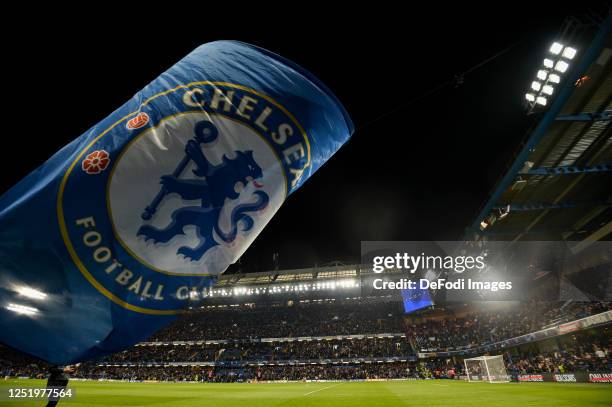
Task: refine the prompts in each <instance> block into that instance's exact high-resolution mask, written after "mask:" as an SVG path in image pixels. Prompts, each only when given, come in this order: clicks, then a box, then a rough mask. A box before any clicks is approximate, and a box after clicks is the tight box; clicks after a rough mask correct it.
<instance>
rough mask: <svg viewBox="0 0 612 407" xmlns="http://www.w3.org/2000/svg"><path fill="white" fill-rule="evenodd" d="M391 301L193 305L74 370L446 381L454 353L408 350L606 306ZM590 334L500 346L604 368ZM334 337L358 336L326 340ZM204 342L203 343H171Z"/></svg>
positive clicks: (541, 364) (87, 373) (25, 367)
mask: <svg viewBox="0 0 612 407" xmlns="http://www.w3.org/2000/svg"><path fill="white" fill-rule="evenodd" d="M400 307H401V304H398V303H384V302H379V303H366V304H360V303H358V302H353V303H340V304H298V305H295V306H287V307H279V308H277V309H270V308H246V309H245V308H244V307H236V308H222V309H203V310H198V311H197V312H193V313H191V314H188V315H187V316H186V317H185V318H183V319H181V320H179V321H178V322H176V323H175V324H173V325H172V326H171V327H170V328H167V329H165V330H163V331H162V332H160V333H159V334H157V335H156V337H155V338H154V339H153V340H152V341H151V342H149V343H146V344H140V345H138V346H135V347H132V348H130V349H128V350H126V351H123V352H119V353H116V354H114V355H110V356H106V357H104V358H102V359H99V360H96V361H90V362H87V363H84V364H83V365H81V366H80V367H79V368H78V369H77V371H76V373H75V376H76V377H83V378H93V379H99V378H103V379H118V380H173V381H184V380H188V381H249V380H321V379H327V380H342V379H377V378H385V379H395V378H445V377H455V376H457V375H461V374H462V373H463V362H462V360H461V359H460V358H452V359H441V358H431V359H417V354H416V353H417V352H418V351H420V350H421V349H427V350H429V351H431V350H432V349H435V350H437V351H440V350H451V349H457V348H465V347H469V346H471V345H482V344H486V343H490V342H497V341H500V340H503V339H508V338H511V337H516V336H519V335H522V334H526V333H529V332H533V331H535V330H539V329H541V328H543V327H545V326H546V325H547V324H551V323H554V324H559V323H562V322H566V321H568V320H573V319H577V318H583V317H585V316H588V315H591V314H595V313H600V312H602V311H605V310H608V309H610V304H609V303H574V304H563V306H562V305H561V304H555V303H548V304H546V303H538V304H535V303H523V304H515V305H514V306H512V307H508V308H506V309H503V307H501V308H500V307H498V308H499V309H494V308H493V307H490V308H482V309H476V308H469V310H467V311H466V310H464V311H465V312H463V313H461V314H460V315H461V316H458V315H459V313H457V314H453V313H452V312H450V311H449V312H445V313H444V314H440V313H438V314H437V316H436V319H432V318H428V317H427V315H428V314H427V313H424V314H421V315H420V316H418V317H416V318H413V319H410V320H409V319H406V317H405V316H404V315H403V314H402V312H401V308H400ZM440 315H441V317H440ZM598 332H600V334H599V335H597V336H593V335H591V334H588V335H587V334H585V333H580V334H574V335H565V336H564V337H562V338H561V339H559V340H558V342H555V341H557V339H550V340H547V342H548V343H549V345H550V346H548V347H543V348H539V347H538V346H535V345H533V344H528V345H524V346H523V345H521V346H520V347H515V348H513V349H510V350H506V351H505V353H504V360H505V363H506V365H507V367H508V372H509V373H512V374H520V373H538V372H561V373H562V372H568V371H579V370H581V371H610V370H612V365H611V364H610V352H611V349H610V342H609V339H608V338H610V332H611V331H610V329H608V328H605V327H603V328H600V329H599V331H598ZM382 333H393V334H394V335H390V336H388V335H380V334H382ZM404 333H405V334H404ZM376 334H378V335H376ZM338 335H360V337H353V338H346V337H345V338H339V337H335V338H334V337H333V336H338ZM304 337H306V338H304ZM262 338H276V339H266V340H262ZM288 338H290V340H288ZM568 338H569V339H568ZM203 340H208V341H209V342H206V343H204V342H200V343H179V342H175V343H172V342H173V341H203ZM415 343H416V345H417V346H416V347H415V346H414V345H415ZM551 344H552V345H551ZM532 345H533V346H532ZM198 363H204V364H208V365H205V366H203V365H199V366H197V364H198ZM49 367H50V366H49V365H48V364H46V363H44V362H42V361H39V360H35V359H33V358H30V357H28V356H25V355H23V354H20V353H19V352H16V351H14V350H11V349H9V348H5V347H1V346H0V374H2V375H4V376H26V377H39V378H42V377H44V376H45V374H46V372H47V371H48V369H49Z"/></svg>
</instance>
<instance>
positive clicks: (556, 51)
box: [549, 42, 563, 55]
mask: <svg viewBox="0 0 612 407" xmlns="http://www.w3.org/2000/svg"><path fill="white" fill-rule="evenodd" d="M561 50H563V45H562V44H559V43H558V42H553V44H552V45H551V46H550V49H549V51H550V53H551V54H555V55H559V53H560V52H561Z"/></svg>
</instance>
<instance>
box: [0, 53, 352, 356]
mask: <svg viewBox="0 0 612 407" xmlns="http://www.w3.org/2000/svg"><path fill="white" fill-rule="evenodd" d="M56 128H58V129H59V128H61V123H60V124H58V125H56ZM352 132H353V124H352V122H351V120H350V118H349V116H348V114H347V113H346V111H345V110H344V108H343V107H342V105H341V104H340V102H339V101H338V100H337V99H336V98H335V97H334V95H333V94H332V93H331V92H330V91H329V90H328V89H327V88H326V87H325V86H324V85H323V84H322V83H321V82H320V81H319V80H318V79H317V78H315V77H314V76H313V75H312V74H310V73H309V72H307V71H305V70H304V69H303V68H301V67H299V66H297V65H296V64H294V63H292V62H291V61H288V60H286V59H284V58H282V57H280V56H278V55H276V54H273V53H271V52H269V51H266V50H264V49H261V48H258V47H255V46H252V45H248V44H244V43H240V42H233V41H219V42H213V43H209V44H205V45H202V46H200V47H199V48H197V49H196V50H194V51H193V52H192V53H191V54H189V55H187V56H186V57H185V58H184V59H182V60H181V61H179V62H178V63H177V64H176V65H174V66H173V67H171V68H170V69H169V70H168V71H166V72H164V73H163V74H162V75H161V76H159V77H158V78H157V79H156V80H154V81H153V82H152V83H150V84H149V85H148V86H146V87H145V88H144V89H143V90H142V91H140V92H138V93H137V94H136V95H135V96H134V97H133V98H132V99H130V100H129V101H128V102H127V103H125V104H124V105H123V106H121V107H120V108H119V109H117V110H116V111H115V112H113V113H112V114H111V115H110V116H108V117H107V118H106V119H104V120H102V121H101V122H100V123H98V124H96V125H95V126H94V127H92V128H91V129H90V130H88V131H87V132H86V133H84V134H83V135H81V136H80V137H79V138H77V139H76V140H74V141H73V142H72V143H70V144H69V145H67V146H66V147H64V148H63V149H62V150H61V151H59V152H58V153H56V154H55V155H54V156H53V157H52V158H51V159H49V160H48V161H47V162H46V163H44V164H43V165H42V166H41V167H39V168H38V169H37V170H35V171H34V172H32V173H31V174H30V175H28V176H27V177H26V178H25V179H23V180H22V181H21V182H20V183H19V184H17V185H16V186H15V187H13V188H12V189H10V190H9V191H8V192H6V193H5V194H4V195H2V196H1V197H0V278H1V279H2V282H1V284H0V327H1V328H2V329H0V342H2V343H5V344H7V345H9V346H11V347H14V348H16V349H19V350H21V351H24V352H26V353H29V354H31V355H34V356H37V357H40V358H42V359H44V360H47V361H49V362H51V363H55V364H67V363H73V362H77V361H81V360H85V359H89V358H93V357H97V356H101V355H104V354H108V353H111V352H116V351H119V350H121V349H124V348H126V347H128V346H130V345H132V344H134V343H136V342H139V341H141V340H143V339H145V338H147V337H148V336H150V335H151V334H153V333H154V332H155V331H157V330H158V329H159V328H161V327H162V326H164V325H166V324H167V323H169V322H170V321H172V320H173V319H174V318H176V317H177V315H178V314H180V313H181V312H183V310H184V309H185V308H186V307H188V306H189V305H190V304H193V303H194V302H197V301H198V300H201V299H202V297H204V296H205V295H206V291H207V290H206V289H207V288H208V287H210V285H211V284H213V283H214V281H215V279H216V277H218V276H219V275H220V274H221V273H223V272H224V271H225V270H226V269H227V267H228V266H229V265H230V264H232V263H234V262H235V261H236V260H237V259H238V258H239V257H240V256H241V255H242V254H243V253H244V251H245V250H246V249H247V248H248V247H249V245H250V244H251V243H252V242H253V240H254V239H255V238H256V236H257V235H258V234H259V233H260V232H261V230H262V229H263V228H264V226H265V225H266V223H267V222H268V221H269V220H270V219H271V218H272V216H273V215H274V213H275V212H276V211H277V210H278V209H279V207H280V206H281V205H282V203H283V202H284V200H285V199H286V198H287V196H288V195H289V194H291V193H292V192H294V191H295V190H296V189H298V188H299V187H300V186H301V185H302V184H303V183H304V182H305V181H306V180H307V179H308V178H309V177H310V176H311V175H312V174H313V173H314V172H315V171H316V170H317V169H318V168H319V167H321V165H323V163H325V161H327V160H328V159H329V158H330V157H331V156H332V155H333V154H334V153H335V152H336V151H337V150H338V149H339V148H340V147H341V146H342V144H343V143H345V142H346V141H347V140H348V139H349V137H350V136H351V134H352Z"/></svg>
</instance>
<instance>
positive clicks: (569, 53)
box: [561, 47, 576, 59]
mask: <svg viewBox="0 0 612 407" xmlns="http://www.w3.org/2000/svg"><path fill="white" fill-rule="evenodd" d="M561 55H562V56H563V57H564V58H567V59H573V58H574V57H575V56H576V49H574V48H572V47H565V49H564V50H563V54H561Z"/></svg>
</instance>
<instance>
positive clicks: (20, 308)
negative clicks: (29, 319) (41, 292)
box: [6, 304, 38, 315]
mask: <svg viewBox="0 0 612 407" xmlns="http://www.w3.org/2000/svg"><path fill="white" fill-rule="evenodd" d="M6 309H7V310H9V311H13V312H14V313H16V314H22V315H35V314H38V309H37V308H34V307H28V306H27V305H21V304H8V305H7V306H6Z"/></svg>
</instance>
